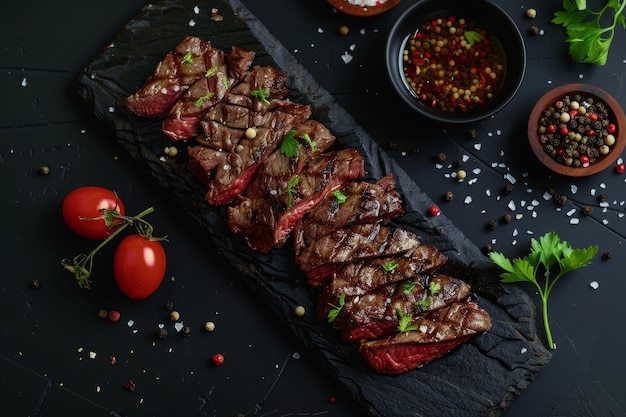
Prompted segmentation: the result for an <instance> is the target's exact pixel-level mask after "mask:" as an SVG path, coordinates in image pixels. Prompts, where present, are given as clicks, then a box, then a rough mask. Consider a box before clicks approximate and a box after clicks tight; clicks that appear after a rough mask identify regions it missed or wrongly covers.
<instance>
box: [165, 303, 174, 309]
mask: <svg viewBox="0 0 626 417" xmlns="http://www.w3.org/2000/svg"><path fill="white" fill-rule="evenodd" d="M173 308H174V303H173V302H171V301H168V302H166V303H165V309H166V310H168V311H170V310H172V309H173Z"/></svg>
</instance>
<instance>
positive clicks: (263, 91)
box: [250, 88, 270, 104]
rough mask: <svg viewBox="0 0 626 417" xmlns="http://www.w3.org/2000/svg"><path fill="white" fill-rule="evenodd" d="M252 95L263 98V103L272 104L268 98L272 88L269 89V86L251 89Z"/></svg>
mask: <svg viewBox="0 0 626 417" xmlns="http://www.w3.org/2000/svg"><path fill="white" fill-rule="evenodd" d="M250 95H251V96H252V97H256V98H258V99H259V100H261V102H263V104H270V101H269V100H268V99H267V98H268V97H269V96H270V90H268V89H267V88H258V89H256V90H250Z"/></svg>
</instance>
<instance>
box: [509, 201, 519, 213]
mask: <svg viewBox="0 0 626 417" xmlns="http://www.w3.org/2000/svg"><path fill="white" fill-rule="evenodd" d="M507 207H508V208H509V209H511V211H515V209H516V208H517V206H516V205H515V201H513V200H511V201H509V204H508V206H507Z"/></svg>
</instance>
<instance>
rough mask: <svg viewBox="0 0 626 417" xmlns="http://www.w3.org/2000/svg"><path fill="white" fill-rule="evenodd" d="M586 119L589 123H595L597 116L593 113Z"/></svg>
mask: <svg viewBox="0 0 626 417" xmlns="http://www.w3.org/2000/svg"><path fill="white" fill-rule="evenodd" d="M588 117H589V121H591V122H595V121H597V120H598V115H597V114H595V113H589V116H588Z"/></svg>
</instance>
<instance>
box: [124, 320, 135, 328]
mask: <svg viewBox="0 0 626 417" xmlns="http://www.w3.org/2000/svg"><path fill="white" fill-rule="evenodd" d="M133 324H135V320H128V322H127V323H126V325H127V326H128V327H133Z"/></svg>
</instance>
